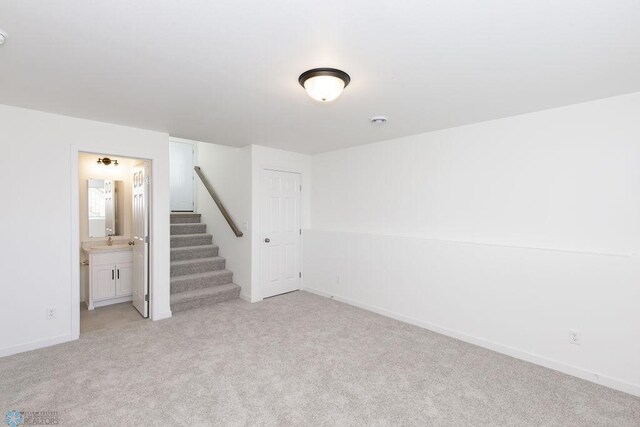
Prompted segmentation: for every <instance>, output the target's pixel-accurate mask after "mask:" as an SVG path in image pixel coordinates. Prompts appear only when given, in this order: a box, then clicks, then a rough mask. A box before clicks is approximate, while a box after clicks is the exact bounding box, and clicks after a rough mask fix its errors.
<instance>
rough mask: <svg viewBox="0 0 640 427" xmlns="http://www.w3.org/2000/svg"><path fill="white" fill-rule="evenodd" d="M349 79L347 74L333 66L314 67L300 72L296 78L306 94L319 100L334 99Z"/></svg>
mask: <svg viewBox="0 0 640 427" xmlns="http://www.w3.org/2000/svg"><path fill="white" fill-rule="evenodd" d="M350 81H351V77H349V74H347V73H345V72H344V71H342V70H336V69H335V68H314V69H313V70H309V71H305V72H304V73H302V74H300V77H299V78H298V82H299V83H300V85H301V86H302V87H303V88H304V89H305V90H306V91H307V94H308V95H309V96H310V97H311V98H313V99H315V100H316V101H320V102H329V101H333V100H334V99H336V98H337V97H338V96H340V94H341V93H342V90H343V89H344V88H345V87H347V85H348V84H349V82H350Z"/></svg>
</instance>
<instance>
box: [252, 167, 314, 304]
mask: <svg viewBox="0 0 640 427" xmlns="http://www.w3.org/2000/svg"><path fill="white" fill-rule="evenodd" d="M287 169H288V168H281V167H269V166H261V167H260V175H259V181H258V187H257V188H258V191H257V193H258V200H257V203H258V215H257V218H254V222H253V223H254V227H255V230H256V233H255V234H256V237H255V239H256V240H255V241H256V242H257V245H258V246H257V249H258V250H257V252H258V254H257V257H256V260H257V279H258V284H257V293H255V294H254V295H257V298H256V300H257V301H261V300H263V299H264V297H263V296H262V283H263V279H264V272H263V268H262V248H263V245H262V240H263V237H264V236H263V235H262V229H261V224H262V209H263V208H264V206H263V204H262V196H263V191H262V183H263V179H264V177H265V171H272V172H283V173H295V174H298V175H300V185H301V186H302V190H300V205H299V209H298V223H299V224H300V230H302V218H303V216H302V209H303V197H302V196H303V193H302V192H303V191H304V185H303V184H302V182H303V177H304V174H303V172H302V171H301V170H295V168H290V169H293V170H287ZM302 238H303V235H302V234H300V235H299V237H298V241H299V242H300V247H299V248H298V250H299V252H300V253H299V256H300V272H301V273H302V277H300V289H299V290H301V289H303V282H302V281H303V277H304V267H303V266H304V263H303V253H302V247H303V241H302ZM274 296H277V295H274Z"/></svg>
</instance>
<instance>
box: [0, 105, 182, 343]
mask: <svg viewBox="0 0 640 427" xmlns="http://www.w3.org/2000/svg"><path fill="white" fill-rule="evenodd" d="M0 141H2V144H3V146H4V147H5V151H6V153H5V154H6V155H4V156H3V157H2V159H0V181H1V182H3V183H4V185H3V207H4V209H2V220H1V221H0V234H1V235H2V237H3V244H2V249H1V251H2V254H1V255H2V256H0V270H1V271H2V283H1V285H0V297H1V299H2V301H5V302H9V301H10V302H11V303H6V304H5V305H4V307H3V309H2V310H0V356H2V355H7V354H12V353H15V352H19V351H25V350H29V349H32V348H38V347H42V346H45V345H51V344H54V343H57V342H63V341H67V340H70V339H74V338H76V337H77V333H78V331H77V330H74V327H72V325H74V324H75V325H78V324H79V323H78V318H79V304H78V305H77V306H76V307H73V305H75V304H74V303H72V301H79V277H78V275H79V212H78V210H79V206H78V200H77V199H75V200H74V199H72V197H71V194H72V192H79V188H78V169H77V159H78V152H79V151H86V152H94V153H102V152H107V153H113V154H114V155H118V156H126V157H141V158H147V159H150V160H151V161H152V174H153V176H152V183H151V185H152V203H153V206H152V210H153V212H152V230H151V235H152V243H151V252H152V261H153V269H152V271H151V281H152V283H151V286H152V294H151V300H152V301H151V303H152V313H151V316H152V317H153V318H154V319H159V318H162V317H167V316H170V315H171V312H170V309H169V146H168V142H169V139H168V135H166V134H163V133H158V132H151V131H145V130H140V129H133V128H127V127H123V126H115V125H111V124H106V123H99V122H93V121H88V120H81V119H75V118H71V117H65V116H60V115H54V114H48V113H42V112H38V111H33V110H26V109H21V108H15V107H10V106H3V105H0ZM73 221H75V223H74V222H73ZM47 307H55V308H56V309H57V316H56V318H55V319H54V320H47V319H46V316H45V312H46V309H47ZM74 322H75V323H74Z"/></svg>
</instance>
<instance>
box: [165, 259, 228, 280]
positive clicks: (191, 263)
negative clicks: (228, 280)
mask: <svg viewBox="0 0 640 427" xmlns="http://www.w3.org/2000/svg"><path fill="white" fill-rule="evenodd" d="M225 266H226V260H225V259H224V258H223V257H221V256H215V257H209V258H195V259H187V260H182V261H172V262H171V277H182V276H186V275H190V274H197V273H206V272H213V271H218V270H223V269H224V268H225Z"/></svg>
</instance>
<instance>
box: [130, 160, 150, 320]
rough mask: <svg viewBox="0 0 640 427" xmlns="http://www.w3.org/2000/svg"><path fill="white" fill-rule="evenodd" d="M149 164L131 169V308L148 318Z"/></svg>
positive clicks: (144, 163)
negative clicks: (132, 243)
mask: <svg viewBox="0 0 640 427" xmlns="http://www.w3.org/2000/svg"><path fill="white" fill-rule="evenodd" d="M148 195H149V164H148V162H143V163H140V164H138V165H136V166H135V167H134V168H133V242H134V245H133V306H134V307H135V308H136V309H137V310H138V311H139V312H140V314H142V316H144V317H149V263H148V260H149V237H148V236H149V202H148Z"/></svg>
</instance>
